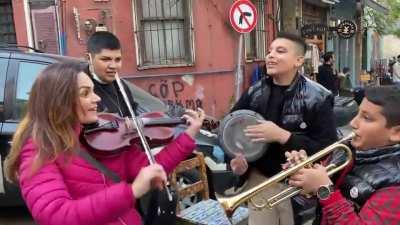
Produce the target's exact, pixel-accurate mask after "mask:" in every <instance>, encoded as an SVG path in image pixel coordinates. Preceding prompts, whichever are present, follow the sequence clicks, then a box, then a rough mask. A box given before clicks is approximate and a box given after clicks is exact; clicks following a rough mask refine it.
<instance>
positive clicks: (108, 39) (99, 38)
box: [87, 31, 121, 54]
mask: <svg viewBox="0 0 400 225" xmlns="http://www.w3.org/2000/svg"><path fill="white" fill-rule="evenodd" d="M103 49H109V50H120V49H121V44H120V42H119V40H118V38H117V37H116V36H115V35H114V34H113V33H110V32H108V31H98V32H96V33H94V34H92V35H91V36H90V37H89V40H88V42H87V51H88V52H89V53H90V54H98V53H100V52H101V51H102V50H103Z"/></svg>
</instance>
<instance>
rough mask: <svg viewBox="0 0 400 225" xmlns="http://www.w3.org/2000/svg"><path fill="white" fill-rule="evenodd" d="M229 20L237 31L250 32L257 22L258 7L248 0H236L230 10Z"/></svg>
mask: <svg viewBox="0 0 400 225" xmlns="http://www.w3.org/2000/svg"><path fill="white" fill-rule="evenodd" d="M229 20H230V22H231V24H232V27H233V29H235V30H236V31H237V32H239V33H249V32H251V31H252V30H253V29H254V28H255V27H256V24H257V10H256V7H255V6H254V4H253V3H252V2H250V1H248V0H239V1H236V2H234V3H233V4H232V6H231V9H230V10H229Z"/></svg>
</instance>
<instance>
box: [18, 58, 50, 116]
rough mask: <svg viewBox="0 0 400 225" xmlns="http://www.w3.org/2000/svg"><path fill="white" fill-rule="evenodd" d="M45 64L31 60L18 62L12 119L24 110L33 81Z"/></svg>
mask: <svg viewBox="0 0 400 225" xmlns="http://www.w3.org/2000/svg"><path fill="white" fill-rule="evenodd" d="M46 66H47V65H46V64H38V63H31V62H20V63H19V69H18V77H17V93H16V108H15V110H14V115H13V118H14V119H21V118H22V116H23V115H24V113H25V110H26V103H27V102H28V98H29V93H30V90H31V87H32V84H33V82H34V81H35V79H36V77H37V76H38V75H39V73H40V72H41V71H42V70H43V69H44V68H45V67H46Z"/></svg>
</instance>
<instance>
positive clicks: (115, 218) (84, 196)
mask: <svg viewBox="0 0 400 225" xmlns="http://www.w3.org/2000/svg"><path fill="white" fill-rule="evenodd" d="M194 148H195V143H194V140H193V139H192V138H191V137H190V136H188V135H187V134H186V133H182V134H181V135H179V136H178V137H177V138H176V139H175V140H174V141H173V142H171V143H170V144H168V145H167V146H166V147H165V148H164V149H163V150H162V151H161V152H160V153H159V154H157V156H156V160H157V162H158V163H159V164H161V165H162V166H163V167H164V169H165V171H166V172H167V173H169V172H171V171H172V170H173V169H174V168H175V167H176V166H177V164H178V163H179V162H180V161H182V160H184V159H185V158H186V157H187V156H188V155H189V154H190V153H191V152H192V151H193V150H194ZM82 149H83V147H82ZM36 153H37V149H36V146H35V145H34V143H32V140H29V141H27V143H26V144H25V145H24V147H23V149H22V153H21V156H20V160H21V165H20V168H19V174H20V177H19V182H20V188H21V192H22V195H23V198H24V199H25V202H26V203H27V206H28V208H29V210H30V211H31V213H32V216H33V218H34V219H35V221H36V222H37V223H38V224H40V225H64V224H65V225H86V224H87V225H95V224H96V225H97V224H109V225H111V224H113V225H114V224H119V225H123V224H125V225H134V224H135V225H140V224H141V217H140V215H139V213H138V212H137V210H136V209H135V197H134V195H133V192H132V189H131V183H132V181H133V180H134V179H135V177H136V175H137V174H138V173H139V170H140V169H141V168H142V167H144V166H146V165H148V161H147V158H146V155H145V154H144V152H143V151H141V150H140V149H139V147H137V146H132V147H131V148H130V149H129V150H128V151H123V152H122V153H121V154H118V155H117V156H112V157H110V156H107V157H104V156H103V157H96V158H97V160H98V161H100V162H101V163H103V164H104V165H105V166H106V167H107V168H109V169H111V170H112V171H114V172H116V173H117V174H118V175H119V176H120V177H121V179H122V180H123V181H122V182H120V183H118V184H115V183H113V182H112V181H111V180H110V179H108V178H107V177H105V176H104V175H103V174H102V173H101V172H100V171H99V170H97V169H96V168H95V167H93V166H92V165H91V164H89V163H88V162H86V161H85V160H84V159H82V158H81V157H79V156H73V157H72V158H68V159H66V158H65V157H62V156H61V157H59V158H58V159H57V160H56V161H55V162H48V163H46V164H45V165H43V167H41V168H40V169H39V170H38V171H37V172H36V173H34V174H33V175H32V174H31V166H32V161H33V160H35V157H36Z"/></svg>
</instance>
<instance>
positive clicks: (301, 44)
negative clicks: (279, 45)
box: [276, 32, 307, 56]
mask: <svg viewBox="0 0 400 225" xmlns="http://www.w3.org/2000/svg"><path fill="white" fill-rule="evenodd" d="M278 38H283V39H288V40H290V41H293V42H294V43H295V44H296V46H297V49H298V50H299V53H300V54H301V55H303V56H304V55H305V54H306V50H307V43H306V42H305V41H304V39H303V38H301V37H300V36H298V35H296V34H292V33H285V32H280V33H278V35H277V36H276V39H278Z"/></svg>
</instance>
